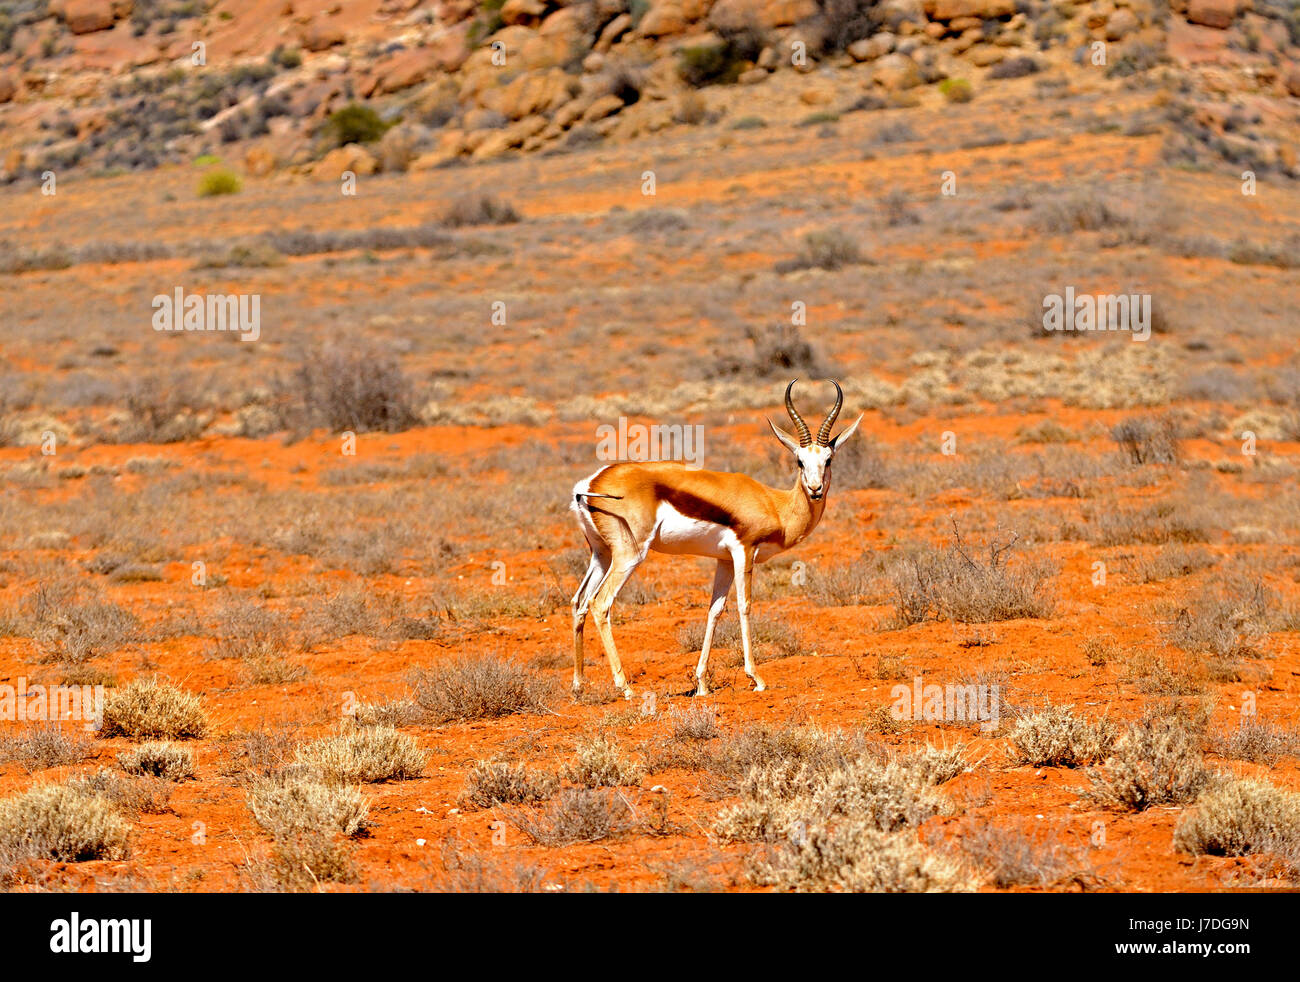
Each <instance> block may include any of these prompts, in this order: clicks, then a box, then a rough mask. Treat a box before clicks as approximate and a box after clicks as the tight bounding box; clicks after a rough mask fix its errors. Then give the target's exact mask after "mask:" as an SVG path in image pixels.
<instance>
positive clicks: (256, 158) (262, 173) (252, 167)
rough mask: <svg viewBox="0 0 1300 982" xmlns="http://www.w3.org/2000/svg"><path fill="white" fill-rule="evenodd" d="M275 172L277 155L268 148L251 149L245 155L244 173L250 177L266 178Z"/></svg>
mask: <svg viewBox="0 0 1300 982" xmlns="http://www.w3.org/2000/svg"><path fill="white" fill-rule="evenodd" d="M273 170H275V154H273V153H271V151H270V150H267V149H266V147H250V148H249V150H248V153H246V154H244V173H246V174H248V176H249V177H266V175H267V174H269V173H271V171H273Z"/></svg>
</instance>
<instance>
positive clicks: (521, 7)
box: [501, 0, 546, 24]
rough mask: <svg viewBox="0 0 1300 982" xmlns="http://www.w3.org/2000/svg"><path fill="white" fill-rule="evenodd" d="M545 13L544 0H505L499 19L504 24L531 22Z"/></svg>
mask: <svg viewBox="0 0 1300 982" xmlns="http://www.w3.org/2000/svg"><path fill="white" fill-rule="evenodd" d="M544 13H546V0H506V2H505V3H504V4H503V5H502V7H501V20H502V21H503V22H504V23H506V24H532V23H535V22H536V21H537V20H538V19H539V18H540V17H541V16H542V14H544Z"/></svg>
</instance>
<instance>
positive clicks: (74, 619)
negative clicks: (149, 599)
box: [15, 582, 140, 665]
mask: <svg viewBox="0 0 1300 982" xmlns="http://www.w3.org/2000/svg"><path fill="white" fill-rule="evenodd" d="M78 593H79V591H78V589H77V588H76V587H75V586H72V585H69V584H67V583H61V582H56V583H48V584H42V585H41V586H39V587H37V588H36V590H35V591H34V592H33V593H32V594H31V596H30V597H28V598H27V600H26V601H25V602H24V604H23V614H22V616H21V617H19V618H18V620H19V623H18V624H16V625H15V627H16V628H17V633H19V634H21V635H24V636H28V637H31V638H32V639H33V640H34V641H35V642H36V644H37V646H38V647H39V648H40V650H41V652H42V655H43V656H44V657H45V658H46V659H47V660H49V661H60V662H63V663H64V664H67V665H80V664H84V663H85V662H86V661H88V660H89V659H91V658H94V657H96V656H97V655H103V654H109V653H111V652H113V651H116V650H117V649H118V648H120V647H121V646H122V645H124V644H126V643H128V642H130V641H134V640H135V639H136V638H137V637H138V635H139V630H140V622H139V620H137V619H136V617H135V615H134V614H131V613H130V612H129V611H127V610H125V609H123V608H122V607H119V606H118V605H117V604H115V603H109V602H107V601H103V600H99V599H91V600H84V599H82V597H80V596H78Z"/></svg>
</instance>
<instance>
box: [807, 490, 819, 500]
mask: <svg viewBox="0 0 1300 982" xmlns="http://www.w3.org/2000/svg"><path fill="white" fill-rule="evenodd" d="M808 497H810V498H812V500H813V501H821V500H822V493H821V492H820V491H809V492H808Z"/></svg>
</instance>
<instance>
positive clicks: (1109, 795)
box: [1082, 714, 1211, 811]
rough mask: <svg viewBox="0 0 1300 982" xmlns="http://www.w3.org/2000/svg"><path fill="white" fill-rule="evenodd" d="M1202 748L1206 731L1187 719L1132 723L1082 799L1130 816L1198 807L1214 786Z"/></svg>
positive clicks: (1153, 717) (1152, 716) (1152, 718)
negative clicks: (1191, 804)
mask: <svg viewBox="0 0 1300 982" xmlns="http://www.w3.org/2000/svg"><path fill="white" fill-rule="evenodd" d="M1200 743H1201V731H1200V730H1199V729H1197V728H1196V727H1195V726H1194V725H1192V724H1190V723H1189V722H1188V721H1187V720H1186V719H1183V718H1180V717H1178V716H1161V715H1156V714H1149V715H1147V716H1146V717H1145V718H1143V719H1141V720H1139V721H1137V722H1135V723H1130V724H1129V725H1128V727H1127V728H1126V729H1125V730H1124V732H1123V734H1121V736H1120V737H1119V739H1118V740H1117V741H1116V743H1115V746H1114V749H1113V751H1112V753H1111V756H1110V757H1108V758H1107V759H1106V761H1105V762H1104V763H1103V764H1102V765H1101V766H1099V767H1095V768H1092V769H1090V770H1089V771H1088V780H1089V781H1090V782H1091V785H1092V786H1091V787H1090V788H1087V789H1085V790H1084V791H1083V792H1082V795H1083V797H1084V798H1085V799H1087V800H1090V801H1094V802H1096V803H1097V804H1100V805H1103V806H1106V807H1110V808H1121V809H1126V810H1128V811H1142V810H1144V809H1147V808H1151V807H1154V806H1156V805H1183V804H1186V803H1188V802H1190V801H1193V800H1195V798H1196V796H1197V795H1198V794H1200V793H1201V792H1202V791H1203V790H1205V788H1207V787H1208V786H1209V785H1210V782H1211V775H1210V772H1209V771H1208V770H1207V769H1206V767H1205V763H1204V761H1203V760H1202V758H1201V749H1200Z"/></svg>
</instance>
